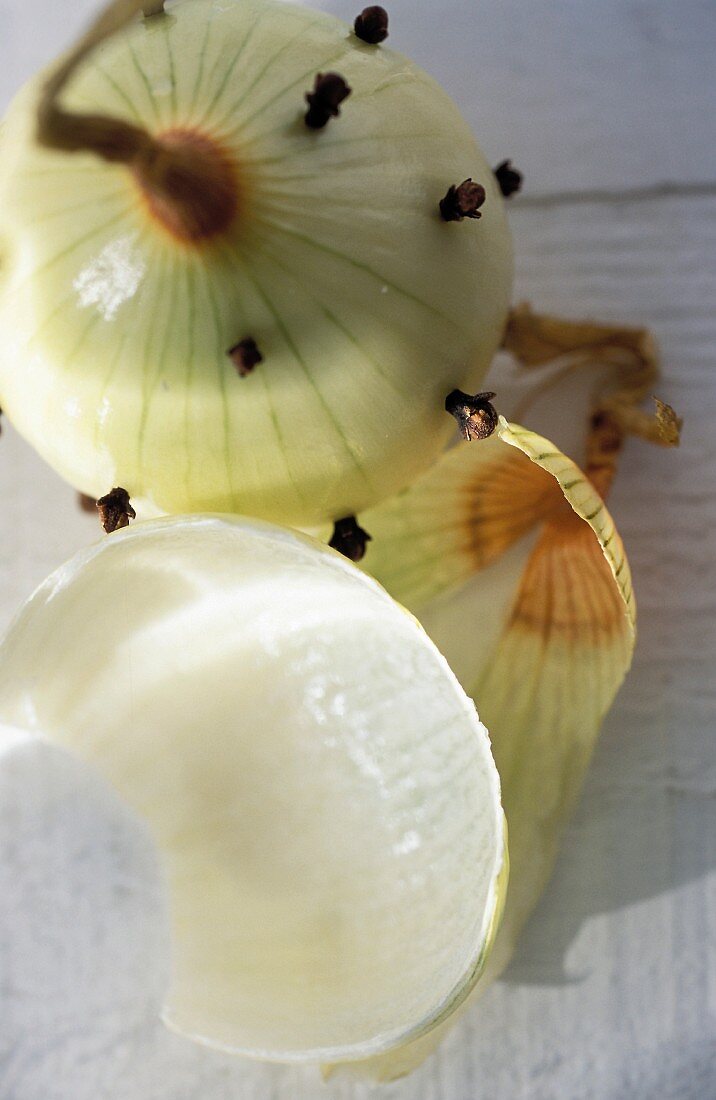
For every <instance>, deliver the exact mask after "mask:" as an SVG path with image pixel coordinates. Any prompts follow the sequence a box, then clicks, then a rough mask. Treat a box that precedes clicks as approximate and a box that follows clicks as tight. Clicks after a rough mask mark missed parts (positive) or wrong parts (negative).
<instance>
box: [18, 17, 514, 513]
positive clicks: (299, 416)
mask: <svg viewBox="0 0 716 1100" xmlns="http://www.w3.org/2000/svg"><path fill="white" fill-rule="evenodd" d="M137 6H139V5H138V4H137ZM326 71H334V72H338V73H339V74H340V75H341V76H342V77H343V78H344V79H345V80H346V81H347V82H348V84H349V85H350V87H351V88H352V94H351V95H350V97H349V98H348V99H346V100H345V102H344V103H343V104H342V106H341V114H340V117H339V118H335V119H332V120H331V121H330V122H329V124H328V125H327V126H326V127H325V128H324V129H322V130H310V129H309V128H308V127H307V126H306V125H305V124H304V121H303V115H304V113H305V109H306V104H305V102H304V94H305V93H306V92H308V91H310V90H311V89H312V87H313V84H314V80H315V77H316V75H317V74H318V73H319V72H326ZM42 87H43V80H42V79H39V78H38V79H36V80H35V81H33V82H32V83H31V84H30V85H28V86H27V87H26V88H25V89H24V90H23V91H22V92H21V93H20V94H19V95H18V97H17V99H16V101H15V102H14V104H13V106H12V107H11V109H10V112H9V115H8V118H7V121H6V126H5V131H4V134H3V144H2V157H1V158H0V250H1V251H2V276H1V279H2V283H1V284H0V285H1V287H2V292H1V296H0V330H1V331H2V334H3V338H2V341H0V404H2V407H3V409H4V410H5V411H6V412H7V413H8V415H9V416H10V418H11V419H12V420H13V421H14V423H15V424H16V425H17V427H18V429H19V430H20V431H21V432H22V433H23V434H24V435H25V436H26V437H27V438H28V439H29V440H30V441H31V442H32V443H33V444H34V446H35V447H36V448H37V449H38V450H39V451H40V452H41V454H42V455H43V456H44V457H45V458H46V459H47V460H48V461H49V462H50V463H51V464H52V465H53V466H54V467H55V468H56V469H57V470H58V471H59V472H60V473H61V474H62V475H63V476H64V477H65V478H67V479H68V480H69V481H71V482H72V483H73V484H74V485H75V486H76V487H77V488H78V489H80V490H82V491H83V492H85V493H89V494H91V495H92V496H95V497H96V496H99V495H101V494H102V493H105V492H107V490H108V489H109V488H110V487H111V486H112V485H117V484H120V485H123V486H125V487H126V488H127V489H128V491H129V493H130V495H131V496H132V498H133V500H134V502H135V503H136V504H138V506H139V508H140V510H143V511H144V513H145V514H147V513H151V512H154V513H156V511H167V512H181V511H199V510H221V511H236V512H243V513H249V514H252V515H258V516H261V517H264V518H269V519H280V520H281V521H282V522H287V523H293V524H297V525H303V526H309V525H312V524H315V523H318V522H321V521H324V520H327V519H329V520H332V519H337V518H340V517H341V516H345V515H348V514H352V513H355V512H359V511H360V510H362V509H364V508H366V507H368V506H369V505H371V504H374V503H376V502H377V501H379V500H380V499H383V498H385V497H387V496H389V495H390V494H391V493H393V492H395V491H396V490H398V489H400V488H402V487H403V486H404V485H406V484H408V483H409V482H410V481H411V480H412V479H413V478H414V477H415V476H416V475H417V474H418V473H419V472H420V471H421V470H423V469H426V468H427V467H428V466H429V464H430V462H431V461H432V460H433V459H434V458H435V457H436V456H437V454H438V453H439V452H440V451H441V449H442V448H443V446H444V444H445V442H446V440H447V439H448V438H449V437H450V436H451V434H452V431H453V428H454V425H453V424H452V421H451V420H450V418H449V417H448V416H446V414H445V412H444V408H443V403H444V399H445V395H446V394H447V393H448V391H449V390H451V389H453V388H454V387H456V386H457V387H461V388H463V389H466V390H468V391H469V392H473V391H474V389H475V388H476V387H477V386H478V385H479V382H480V379H481V378H482V376H483V374H484V372H485V370H486V368H487V366H488V365H489V362H490V359H491V357H492V356H493V354H494V352H495V349H496V347H497V345H498V343H499V340H500V336H501V334H502V332H503V329H504V325H505V319H506V313H507V306H508V300H509V293H510V284H511V249H510V242H509V236H508V232H507V229H506V224H505V219H504V213H503V202H502V199H501V196H500V194H499V190H498V188H497V186H496V184H495V182H494V180H493V175H492V172H491V170H490V168H489V166H488V164H487V162H486V161H485V158H484V157H483V155H482V153H481V152H480V150H479V149H478V147H477V145H476V144H475V141H474V139H473V137H472V135H471V133H470V131H469V129H468V127H467V125H466V123H465V122H464V120H463V119H462V118H461V116H460V114H459V113H458V110H457V108H456V107H455V105H454V104H453V102H452V101H451V100H450V99H449V97H448V96H447V95H446V94H445V92H443V91H442V90H441V88H440V87H439V86H438V85H437V84H436V83H435V82H434V81H433V80H432V79H431V78H429V77H428V76H427V75H426V74H425V73H423V72H422V71H421V70H420V69H418V68H417V67H416V66H415V65H413V64H412V63H411V62H410V61H408V60H407V59H406V58H404V57H402V56H401V55H400V54H397V53H394V52H393V51H391V50H389V49H386V48H384V47H383V46H380V47H374V46H368V45H366V44H365V43H363V42H361V41H360V40H359V39H358V38H356V37H355V35H354V34H352V33H351V31H350V28H349V27H348V26H347V25H346V24H344V23H341V22H340V21H338V20H336V19H334V18H332V17H329V16H327V15H324V14H320V13H316V12H314V11H310V10H307V9H305V8H303V7H299V6H292V5H285V4H279V3H275V2H272V0H233V2H232V0H226V2H222V3H220V4H219V3H210V2H209V0H183V2H181V3H178V4H176V5H174V6H172V7H171V9H170V12H169V13H168V14H166V15H159V16H153V17H152V18H150V19H147V20H144V21H137V22H136V24H133V25H131V26H130V27H129V28H128V29H127V30H126V31H125V32H122V33H121V34H118V35H117V36H116V37H114V38H112V39H110V40H109V41H108V42H106V43H105V44H104V45H103V46H102V47H101V48H100V49H98V50H96V51H95V53H94V54H92V56H91V57H90V58H89V59H88V61H87V62H86V63H85V64H84V65H83V66H82V68H81V70H80V71H79V72H78V73H77V75H76V76H75V77H73V80H72V82H71V85H70V87H69V88H68V89H67V90H66V91H65V92H63V95H62V100H63V104H64V105H65V106H66V107H67V108H68V109H73V110H75V111H84V112H95V113H96V112H102V113H104V114H110V115H113V116H114V117H118V118H122V119H125V120H127V121H128V122H132V123H135V124H139V125H141V126H142V127H146V128H147V129H148V130H149V131H150V132H151V134H152V135H155V136H157V135H171V134H174V135H176V134H177V132H180V133H181V134H184V135H186V134H190V135H194V136H195V137H196V139H197V141H206V142H208V143H209V144H208V145H207V150H208V151H209V152H210V151H211V149H213V151H214V152H215V153H218V154H220V155H221V156H222V157H225V158H226V159H227V163H229V164H230V165H231V170H232V172H233V173H234V178H235V186H236V216H235V218H234V219H233V220H232V221H231V224H230V225H229V227H228V228H226V229H225V230H224V231H222V232H221V233H219V234H218V235H214V236H211V237H210V238H208V239H206V240H202V241H199V242H198V243H197V242H194V243H191V242H190V243H187V242H186V241H182V240H178V239H177V237H176V236H175V235H173V234H172V232H170V231H169V229H168V228H167V225H166V224H165V222H163V221H162V220H161V218H160V217H159V216H158V211H159V213H161V211H160V210H159V205H160V204H158V202H157V201H155V200H153V199H152V196H151V195H148V194H147V192H146V190H143V189H142V187H140V186H139V184H138V183H137V178H136V176H135V175H134V174H133V173H132V172H130V171H129V170H128V169H127V168H126V167H125V166H123V165H121V164H110V163H107V162H106V161H105V160H100V159H99V158H98V157H96V156H94V155H93V154H91V153H86V152H81V153H72V154H67V153H61V152H56V151H48V150H46V149H41V148H39V147H38V144H37V142H36V137H35V135H36V115H37V105H38V101H39V97H40V93H41V90H42ZM209 159H211V158H210V157H209V156H208V154H207V163H208V161H209ZM466 177H472V178H474V180H475V181H477V182H479V183H480V184H482V185H483V186H484V187H485V189H486V192H487V197H486V200H485V203H484V205H483V206H482V208H481V213H482V217H481V218H480V220H479V221H478V220H466V221H464V222H462V223H461V224H457V223H449V224H448V223H446V222H444V221H442V220H441V218H440V216H439V214H438V204H439V201H440V199H441V198H442V197H443V196H444V195H445V193H446V190H447V188H448V187H449V186H450V185H453V184H459V183H460V182H461V181H462V180H464V179H465V178H466ZM155 199H156V196H155ZM247 338H251V339H253V340H255V342H256V344H257V346H258V348H259V350H260V352H261V354H262V355H263V362H262V363H261V364H260V365H258V366H257V367H255V369H254V370H253V371H252V373H251V374H250V375H248V376H247V377H239V376H238V375H237V371H236V368H235V367H234V366H233V364H232V362H231V361H230V359H229V358H228V356H227V350H228V349H230V348H232V346H234V345H236V344H237V343H238V342H240V341H242V340H244V339H247Z"/></svg>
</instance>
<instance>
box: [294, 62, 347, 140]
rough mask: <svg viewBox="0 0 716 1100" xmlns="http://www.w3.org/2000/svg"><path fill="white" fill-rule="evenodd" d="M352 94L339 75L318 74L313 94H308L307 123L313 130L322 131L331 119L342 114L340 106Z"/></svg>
mask: <svg viewBox="0 0 716 1100" xmlns="http://www.w3.org/2000/svg"><path fill="white" fill-rule="evenodd" d="M350 94H351V89H350V88H349V87H348V85H347V84H346V82H345V80H344V79H343V77H342V76H339V75H338V73H318V75H317V76H316V80H315V83H314V85H313V91H312V92H306V102H307V103H308V110H307V111H306V117H305V123H306V126H308V127H309V128H310V129H311V130H322V129H323V127H324V126H325V125H326V123H327V122H328V120H329V119H331V118H337V117H338V115H339V114H340V113H341V111H340V104H341V103H342V102H343V100H344V99H346V98H347V97H348V96H349V95H350Z"/></svg>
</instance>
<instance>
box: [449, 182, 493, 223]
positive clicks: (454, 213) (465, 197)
mask: <svg viewBox="0 0 716 1100" xmlns="http://www.w3.org/2000/svg"><path fill="white" fill-rule="evenodd" d="M485 198H486V195H485V188H484V187H483V186H482V184H479V183H473V181H472V179H466V180H463V182H462V183H461V184H460V185H459V187H455V186H454V185H453V186H452V187H450V188H449V189H448V192H447V194H446V195H445V197H444V198H443V199H441V200H440V216H441V218H442V219H443V221H445V222H461V221H462V220H463V218H479V217H481V216H482V215H481V214H480V207H481V206H482V204H483V203H484V201H485Z"/></svg>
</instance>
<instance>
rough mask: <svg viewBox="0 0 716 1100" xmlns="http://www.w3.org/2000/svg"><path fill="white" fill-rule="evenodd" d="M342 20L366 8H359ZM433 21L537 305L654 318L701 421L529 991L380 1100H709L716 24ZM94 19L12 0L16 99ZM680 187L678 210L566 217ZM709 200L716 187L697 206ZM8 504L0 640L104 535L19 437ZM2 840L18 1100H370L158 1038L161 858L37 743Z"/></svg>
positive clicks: (452, 7)
mask: <svg viewBox="0 0 716 1100" xmlns="http://www.w3.org/2000/svg"><path fill="white" fill-rule="evenodd" d="M325 6H328V5H325ZM331 6H332V7H333V8H334V9H335V10H339V7H340V10H342V11H343V12H344V13H347V11H348V7H347V6H346V5H345V4H344V3H343V0H341V3H340V5H339V4H338V3H336V4H333V5H331ZM436 6H438V5H437V3H436V4H430V5H429V4H427V3H420V2H419V0H395V2H394V3H393V4H392V5H391V9H392V12H393V16H394V20H393V25H394V32H393V38H392V41H393V43H394V44H395V45H396V46H403V45H404V46H405V48H406V49H407V50H408V51H410V52H413V53H414V54H416V55H419V56H421V58H422V60H423V61H424V62H426V63H428V65H429V67H431V68H432V70H433V71H434V72H436V73H438V75H442V77H443V78H444V79H445V82H446V83H448V84H449V85H450V86H451V87H452V89H453V91H455V92H456V94H457V95H458V97H459V98H461V99H462V101H463V103H464V104H465V105H467V107H468V110H469V112H470V114H471V116H472V117H473V121H474V122H475V124H476V126H477V128H478V130H480V131H481V133H482V134H483V135H485V137H484V140H485V144H486V146H487V148H488V150H489V152H490V153H491V154H492V155H493V157H495V158H497V157H499V156H500V155H502V153H503V152H504V153H505V154H508V153H509V154H512V155H513V156H514V158H515V160H516V161H521V162H522V164H523V166H525V167H526V168H527V169H528V179H529V182H530V186H528V189H527V192H526V194H525V197H524V199H520V200H515V201H514V202H513V206H512V223H513V227H514V231H515V240H516V251H517V258H518V273H519V281H518V282H519V287H518V289H519V296H520V297H527V298H530V299H531V300H532V302H533V304H534V305H535V307H537V308H543V309H548V310H551V311H554V312H561V313H564V314H565V315H569V316H575V317H576V316H581V315H585V314H589V315H592V316H594V317H599V318H606V319H609V318H613V319H614V320H623V321H631V322H634V323H647V324H649V325H650V326H651V327H652V328H653V329H654V331H655V332H656V334H657V336H658V337H659V339H660V341H661V345H662V348H663V352H664V367H665V372H664V380H663V382H662V384H661V387H660V390H659V392H660V395H661V396H663V397H664V398H665V399H666V400H668V401H670V402H671V403H672V404H674V405H675V406H676V407H677V409H678V411H679V412H680V413H681V414H682V415H684V417H685V420H686V424H685V431H684V444H683V447H682V448H681V450H680V451H679V452H677V453H666V452H660V451H657V450H655V449H653V448H649V447H647V446H646V445H643V444H640V443H637V442H634V443H632V444H630V445H629V447H628V449H627V453H626V456H625V459H624V462H623V468H622V471H621V475H620V478H619V481H618V484H617V486H616V489H615V492H614V496H613V502H612V507H613V511H614V513H615V516H616V518H617V521H618V523H619V526H620V529H621V531H622V533H623V535H624V538H625V541H626V544H627V548H628V550H629V553H630V558H631V563H632V568H633V571H634V575H635V582H636V587H637V596H638V600H639V611H640V641H639V648H638V652H637V659H636V662H635V667H634V669H633V672H632V674H631V675H630V678H629V680H628V682H627V684H626V685H625V687H624V689H623V690H622V692H621V694H620V696H619V699H618V701H617V704H616V706H615V708H614V710H613V711H612V714H611V715H610V717H609V720H608V722H607V724H606V727H605V730H604V734H603V737H602V741H601V744H600V746H599V749H598V751H597V754H596V758H595V761H594V765H593V767H592V770H591V773H590V777H589V780H588V783H587V786H586V790H585V793H584V797H583V799H582V802H581V804H580V807H579V810H578V813H577V815H576V817H575V820H574V822H573V824H572V825H571V826H570V828H569V830H568V833H567V836H566V838H565V845H564V850H563V854H562V858H561V860H560V862H559V866H558V869H557V873H556V875H555V877H554V880H553V882H552V884H551V886H550V888H549V890H548V892H547V894H546V895H545V897H544V899H543V902H542V903H541V905H540V907H539V909H538V912H537V914H536V915H535V918H534V919H533V921H532V922H531V924H530V926H529V928H528V929H527V932H526V934H525V936H524V938H523V941H522V944H521V947H520V949H519V951H518V954H517V958H516V959H515V961H514V964H513V966H512V967H511V969H510V971H509V973H508V975H507V976H506V980H505V981H503V982H501V983H500V984H499V985H498V986H497V987H495V988H494V989H493V990H492V991H491V993H490V994H489V995H488V997H487V998H486V999H485V1001H484V1002H483V1003H482V1004H481V1005H478V1006H476V1007H475V1008H474V1009H473V1010H472V1011H471V1012H470V1013H469V1014H468V1015H467V1016H466V1017H465V1019H464V1020H463V1021H462V1023H461V1024H460V1025H459V1026H458V1027H457V1029H456V1031H455V1032H454V1033H453V1035H452V1036H451V1037H450V1039H449V1040H448V1041H447V1043H446V1044H445V1045H444V1047H443V1048H442V1050H441V1051H440V1053H439V1054H438V1056H437V1057H436V1058H434V1059H432V1060H431V1061H430V1062H429V1063H428V1064H427V1065H426V1066H425V1067H424V1068H423V1069H422V1070H421V1071H419V1072H418V1073H417V1074H415V1075H414V1076H413V1077H411V1078H409V1079H408V1080H406V1081H403V1082H398V1083H396V1084H395V1085H393V1086H390V1087H388V1088H386V1089H385V1090H384V1091H383V1093H382V1095H384V1096H386V1097H389V1098H390V1100H483V1098H484V1100H487V1098H489V1100H625V1098H627V1097H628V1098H629V1100H710V1097H712V1096H716V1044H714V1034H715V1027H714V1024H715V1022H716V1020H715V1018H716V945H715V944H714V931H715V929H716V874H715V873H714V862H715V860H716V813H714V793H715V791H716V775H715V774H714V772H715V765H714V760H715V755H714V730H715V729H716V695H715V693H714V688H713V682H714V655H715V653H716V616H715V615H714V611H715V610H716V433H714V429H713V416H714V409H716V317H715V311H714V301H716V194H715V195H714V196H709V195H708V193H707V192H708V190H709V189H708V188H707V187H703V186H702V185H703V184H704V183H705V182H707V181H711V182H712V183H713V181H714V180H716V172H715V171H714V166H713V162H712V158H713V148H714V142H713V139H712V137H710V136H709V133H708V130H709V128H710V127H711V125H712V122H711V118H710V116H709V115H708V112H707V106H708V101H707V95H708V88H707V77H708V75H709V74H708V72H707V69H708V65H709V62H710V63H711V65H712V64H713V61H712V58H711V60H710V54H711V53H712V47H711V45H710V43H709V41H708V37H707V33H708V31H709V30H711V31H713V29H714V28H713V23H714V12H715V10H716V9H714V7H713V5H711V4H706V3H697V2H695V0H685V2H683V3H680V4H677V3H675V2H671V0H669V2H666V0H658V2H653V3H637V2H630V3H628V2H626V0H624V2H617V0H603V2H600V3H593V2H592V3H589V2H588V0H573V2H572V3H570V4H567V3H562V2H550V0H535V2H534V3H530V4H527V3H517V2H503V3H501V4H492V5H488V4H474V5H473V4H471V3H469V2H468V0H462V2H461V3H458V2H457V0H445V2H442V0H440V3H439V7H440V13H441V31H440V40H439V41H438V39H437V35H436V33H435V32H434V30H433V27H432V20H433V18H434V15H431V11H432V12H434V9H435V7H436ZM91 7H92V5H91V4H90V3H88V2H86V0H82V2H81V3H80V2H79V0H78V3H77V5H76V6H75V5H73V6H72V8H71V10H69V6H66V5H65V4H62V5H59V4H51V3H50V2H49V0H42V3H40V2H39V0H36V2H35V3H32V4H30V3H20V0H12V2H10V0H3V2H2V3H0V48H1V49H2V58H3V64H2V67H1V68H0V98H2V99H3V100H6V99H7V95H8V93H9V90H10V86H11V84H15V83H17V82H18V81H19V79H20V77H21V76H23V75H24V74H25V72H26V71H28V70H29V69H30V67H32V66H33V65H34V64H35V63H37V62H38V61H39V60H40V59H41V58H42V57H48V56H49V55H50V53H51V51H52V49H53V39H54V37H55V35H59V36H61V37H63V38H64V39H65V40H66V39H67V37H68V36H69V35H70V33H71V31H72V30H73V27H74V25H76V24H77V23H79V22H80V21H81V19H80V17H81V16H82V15H83V14H85V13H86V12H88V11H89V10H90V8H91ZM350 10H351V11H352V8H351V9H350ZM40 12H43V13H47V14H46V17H45V18H44V21H43V22H42V23H40V22H39V21H38V20H39V14H38V13H40ZM712 40H713V35H712ZM615 57H617V58H619V59H620V63H619V64H616V63H615ZM13 59H14V60H13ZM500 73H502V76H501V77H500V79H499V80H498V79H497V76H498V75H499V74H500ZM506 73H513V75H514V79H513V80H511V79H508V78H507V76H506V75H505V74H506ZM500 80H501V81H502V83H500ZM496 88H497V89H500V90H501V92H500V95H498V96H496V95H495V89H496ZM493 97H494V98H493ZM494 104H497V106H494ZM498 109H499V110H500V111H501V112H503V114H502V115H500V116H499V117H498V116H497V115H496V114H495V113H494V112H495V111H496V110H498ZM483 116H484V119H483ZM508 118H509V120H510V122H509V125H510V128H511V129H510V141H509V142H506V141H505V144H503V135H502V132H501V130H502V127H503V126H504V127H505V133H507V122H505V121H504V119H508ZM490 125H492V127H493V129H491V130H490V129H488V127H489V126H490ZM498 139H499V140H498ZM560 150H565V153H564V157H563V158H562V159H560V155H559V153H560ZM664 180H672V181H674V182H676V183H677V184H679V185H680V189H678V188H677V193H675V194H672V195H671V196H669V197H658V195H652V196H651V197H649V196H648V195H647V196H646V197H642V198H632V199H631V200H630V201H623V202H619V201H614V200H613V199H611V200H610V199H609V198H608V196H606V197H605V196H603V197H602V198H601V200H600V201H592V202H587V201H583V200H580V199H578V198H577V199H576V200H571V201H566V200H565V198H564V197H563V196H562V197H560V195H561V193H562V192H564V191H565V190H573V189H582V190H584V189H588V190H590V191H591V190H594V189H596V190H605V191H618V190H619V189H620V188H621V186H622V183H628V184H629V186H631V187H635V188H639V189H646V190H647V191H648V190H649V189H650V188H652V189H653V188H654V187H655V185H658V184H659V183H661V182H663V181H664ZM694 183H696V184H699V185H700V190H701V191H703V192H704V193H703V194H701V193H699V189H693V188H690V187H689V186H686V185H689V184H694ZM540 195H551V196H553V198H551V199H550V200H549V201H545V200H539V201H536V200H535V196H540ZM572 408H574V402H573V404H572ZM569 411H570V408H569V406H568V407H567V408H566V410H565V416H568V415H569ZM0 506H1V513H0V516H1V518H0V627H2V626H3V625H4V624H5V623H6V622H7V620H8V619H9V617H10V615H11V614H12V612H13V609H14V608H15V607H16V606H17V604H18V603H19V602H20V600H21V599H23V598H24V597H25V596H26V595H27V594H28V592H29V591H30V589H31V588H32V587H33V586H34V584H36V583H37V582H39V581H40V580H41V579H42V578H43V576H44V575H45V574H46V573H47V572H48V571H49V570H50V569H51V568H53V567H54V566H56V565H57V564H59V563H60V562H61V561H62V560H63V559H64V558H65V557H67V556H68V555H69V554H70V553H71V552H72V551H73V550H74V549H75V548H77V547H79V546H81V545H83V544H84V543H86V542H87V541H88V540H89V539H90V538H92V537H94V534H95V531H96V527H95V524H94V521H93V519H91V518H89V517H87V516H84V515H82V514H81V513H79V512H78V511H77V510H76V508H75V506H74V501H73V494H72V492H71V490H70V489H68V488H67V487H66V486H63V485H62V484H61V483H60V482H59V481H58V479H57V478H55V476H54V475H53V474H52V473H51V472H50V471H48V470H46V469H45V468H44V467H43V466H42V464H41V463H40V461H39V460H38V459H37V458H36V457H35V456H34V455H33V454H32V453H31V452H30V451H29V449H28V448H27V447H26V446H25V445H24V444H22V443H21V442H20V441H19V440H18V439H17V437H16V436H15V435H14V433H13V432H12V430H11V429H9V428H8V427H7V426H6V427H5V428H4V431H3V435H2V438H0ZM101 612H102V609H98V613H101ZM0 846H1V848H2V856H1V858H0V1100H105V1098H107V1100H110V1098H111V1100H195V1098H197V1097H201V1100H229V1098H231V1100H237V1098H240V1100H272V1098H276V1100H320V1098H321V1097H326V1098H330V1100H366V1098H367V1097H368V1096H373V1095H374V1093H373V1091H372V1090H370V1089H369V1088H368V1087H367V1086H365V1085H362V1084H359V1085H355V1084H352V1083H351V1082H350V1081H347V1080H339V1081H336V1082H332V1083H331V1084H329V1085H328V1086H322V1085H321V1084H320V1083H319V1081H318V1078H317V1077H316V1075H315V1073H313V1072H312V1071H299V1070H295V1069H290V1068H275V1067H262V1066H252V1065H250V1064H248V1063H242V1062H236V1061H234V1060H232V1059H230V1058H226V1057H223V1056H221V1055H218V1054H216V1053H213V1052H211V1051H205V1050H202V1049H200V1048H198V1047H195V1046H193V1045H192V1044H191V1043H188V1042H186V1041H184V1040H181V1039H179V1038H177V1037H175V1036H172V1035H170V1034H169V1033H168V1032H166V1031H165V1030H164V1029H163V1028H162V1027H161V1025H159V1024H158V1023H157V1021H156V1008H157V1004H158V1001H159V997H160V992H161V988H162V983H163V980H164V975H165V973H166V961H165V958H164V953H163V949H162V947H161V944H162V930H163V926H162V921H161V917H160V916H157V914H156V897H157V887H156V882H155V881H154V878H153V864H152V860H151V855H150V853H149V852H148V850H147V848H146V845H145V844H144V842H143V838H142V836H141V835H139V834H138V833H137V832H136V831H135V830H134V829H133V828H131V827H130V825H129V824H128V822H127V821H126V819H125V818H124V817H123V815H122V813H121V812H120V811H119V810H118V809H117V807H116V805H115V803H114V802H113V801H112V800H108V799H106V798H105V796H104V793H103V792H101V791H98V790H97V788H96V786H95V785H94V784H93V783H92V781H91V778H90V777H88V776H87V775H85V774H84V773H83V772H81V771H80V770H79V769H78V768H77V767H76V766H75V765H74V764H72V763H70V762H68V761H67V760H65V759H64V758H62V757H60V756H59V755H56V754H52V755H47V754H45V755H44V757H43V759H42V760H40V759H38V756H37V754H36V753H35V752H32V753H29V754H28V755H27V756H26V757H23V756H22V755H18V756H17V757H16V758H15V759H14V760H13V761H12V766H11V767H2V768H0Z"/></svg>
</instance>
